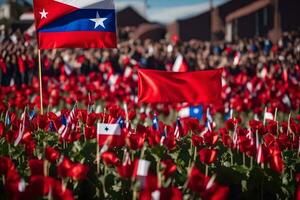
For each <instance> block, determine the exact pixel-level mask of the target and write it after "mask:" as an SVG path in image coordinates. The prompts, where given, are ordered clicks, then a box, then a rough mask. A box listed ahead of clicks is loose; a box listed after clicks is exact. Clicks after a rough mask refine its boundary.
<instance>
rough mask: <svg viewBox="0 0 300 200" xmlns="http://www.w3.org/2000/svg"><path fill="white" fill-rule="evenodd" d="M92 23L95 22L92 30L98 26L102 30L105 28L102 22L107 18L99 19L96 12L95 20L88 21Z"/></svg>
mask: <svg viewBox="0 0 300 200" xmlns="http://www.w3.org/2000/svg"><path fill="white" fill-rule="evenodd" d="M90 20H91V21H92V22H95V27H94V29H96V28H97V27H98V26H102V27H103V28H105V25H104V21H105V20H107V18H105V17H104V18H101V17H100V15H99V13H98V12H97V15H96V18H94V19H90Z"/></svg>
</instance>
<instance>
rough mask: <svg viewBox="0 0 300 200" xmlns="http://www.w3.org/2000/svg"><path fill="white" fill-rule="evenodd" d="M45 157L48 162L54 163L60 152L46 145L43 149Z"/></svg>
mask: <svg viewBox="0 0 300 200" xmlns="http://www.w3.org/2000/svg"><path fill="white" fill-rule="evenodd" d="M45 157H46V159H47V160H48V161H49V162H51V163H55V162H56V161H57V160H58V159H59V157H60V153H59V152H58V151H56V150H55V149H54V148H52V147H49V146H48V147H46V149H45Z"/></svg>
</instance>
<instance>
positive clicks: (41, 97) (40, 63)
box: [38, 49, 44, 115]
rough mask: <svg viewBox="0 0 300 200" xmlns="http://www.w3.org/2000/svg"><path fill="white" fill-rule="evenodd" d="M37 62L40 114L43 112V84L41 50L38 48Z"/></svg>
mask: <svg viewBox="0 0 300 200" xmlns="http://www.w3.org/2000/svg"><path fill="white" fill-rule="evenodd" d="M38 60H39V61H38V62H39V83H40V104H41V110H40V111H41V114H42V115H43V114H44V108H43V84H42V59H41V50H40V49H38Z"/></svg>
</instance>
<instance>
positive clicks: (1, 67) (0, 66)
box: [0, 59, 7, 74]
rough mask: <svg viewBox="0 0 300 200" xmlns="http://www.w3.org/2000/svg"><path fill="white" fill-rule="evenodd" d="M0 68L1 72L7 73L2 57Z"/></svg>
mask: <svg viewBox="0 0 300 200" xmlns="http://www.w3.org/2000/svg"><path fill="white" fill-rule="evenodd" d="M0 69H1V71H2V73H3V74H7V68H6V64H5V62H4V60H3V59H0Z"/></svg>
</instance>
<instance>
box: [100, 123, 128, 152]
mask: <svg viewBox="0 0 300 200" xmlns="http://www.w3.org/2000/svg"><path fill="white" fill-rule="evenodd" d="M97 137H98V143H99V146H104V145H105V144H106V143H108V144H109V145H108V146H110V147H120V146H124V145H125V135H124V133H122V130H121V127H120V125H119V124H105V123H98V124H97Z"/></svg>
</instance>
